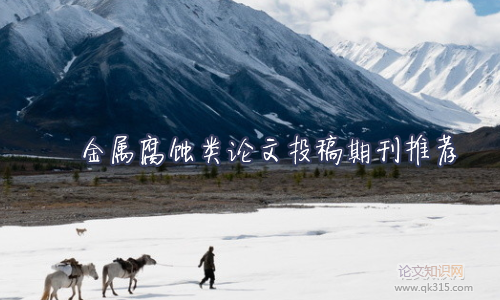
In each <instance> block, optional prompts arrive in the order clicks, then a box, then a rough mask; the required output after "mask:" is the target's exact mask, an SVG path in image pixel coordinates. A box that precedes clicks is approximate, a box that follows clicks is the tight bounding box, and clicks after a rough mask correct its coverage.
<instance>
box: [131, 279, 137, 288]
mask: <svg viewBox="0 0 500 300" xmlns="http://www.w3.org/2000/svg"><path fill="white" fill-rule="evenodd" d="M136 287H137V279H136V278H135V277H134V288H133V289H132V291H135V288H136Z"/></svg>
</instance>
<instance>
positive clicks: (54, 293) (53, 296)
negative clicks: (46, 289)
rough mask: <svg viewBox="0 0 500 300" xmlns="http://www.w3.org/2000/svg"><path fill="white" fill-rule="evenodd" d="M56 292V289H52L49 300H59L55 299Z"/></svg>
mask: <svg viewBox="0 0 500 300" xmlns="http://www.w3.org/2000/svg"><path fill="white" fill-rule="evenodd" d="M57 290H58V289H54V290H53V291H52V295H50V299H51V300H52V299H53V298H56V300H59V298H57Z"/></svg>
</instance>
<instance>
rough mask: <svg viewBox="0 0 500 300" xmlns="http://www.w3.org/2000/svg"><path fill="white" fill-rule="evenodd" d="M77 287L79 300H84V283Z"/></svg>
mask: <svg viewBox="0 0 500 300" xmlns="http://www.w3.org/2000/svg"><path fill="white" fill-rule="evenodd" d="M77 286H78V299H79V300H83V299H82V282H81V281H80V282H79V283H78V285H77Z"/></svg>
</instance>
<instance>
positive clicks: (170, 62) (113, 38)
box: [0, 0, 442, 144]
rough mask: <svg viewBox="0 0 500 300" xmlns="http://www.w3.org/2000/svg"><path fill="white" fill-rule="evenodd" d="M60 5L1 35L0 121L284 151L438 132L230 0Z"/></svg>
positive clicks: (347, 67)
mask: <svg viewBox="0 0 500 300" xmlns="http://www.w3.org/2000/svg"><path fill="white" fill-rule="evenodd" d="M56 4H57V3H56ZM60 4H61V3H60V2H58V5H55V4H54V6H53V8H51V9H49V10H47V11H43V12H39V13H37V14H35V15H32V16H29V17H27V18H25V19H23V20H21V21H19V22H14V23H11V24H8V25H6V26H4V27H3V28H2V29H0V55H3V56H2V57H5V59H4V60H2V61H0V64H1V67H2V70H5V72H3V74H0V89H4V90H7V89H8V90H9V93H10V94H9V95H8V97H7V96H5V95H4V98H1V97H0V111H6V112H5V113H6V115H7V116H9V117H10V118H13V119H14V120H15V122H19V123H22V124H23V125H26V126H32V127H33V128H36V130H37V132H44V131H45V132H50V133H51V135H53V136H55V137H60V138H61V140H64V139H65V138H66V137H68V138H71V140H72V141H75V140H76V139H81V140H84V141H85V142H86V141H87V140H88V137H89V136H92V135H96V136H101V137H103V138H110V139H112V137H113V136H114V135H115V134H117V133H118V132H125V133H128V134H129V135H130V136H131V138H133V139H136V138H137V139H140V138H142V137H143V136H144V135H145V134H146V133H150V132H154V133H155V134H157V135H158V136H164V137H170V136H179V137H183V138H189V139H190V140H191V141H192V142H194V143H195V144H200V143H201V142H202V141H203V139H204V138H205V137H207V136H209V135H210V134H217V135H219V138H220V139H221V141H227V140H228V139H229V138H230V137H231V136H233V137H240V138H241V137H243V136H248V137H249V138H250V140H251V141H252V142H254V143H257V142H259V140H261V139H262V138H263V137H264V136H276V137H277V138H278V139H279V141H280V143H281V142H283V144H284V143H285V142H288V138H289V137H290V136H293V135H294V134H296V133H300V134H301V135H304V136H308V137H324V134H325V132H327V131H332V132H336V133H337V134H339V135H340V134H342V132H344V133H345V134H344V136H342V137H343V138H348V137H349V136H354V135H355V136H357V137H360V138H364V139H365V140H370V141H377V140H379V139H382V138H387V136H393V135H395V134H399V135H408V134H409V133H410V132H411V133H413V132H420V131H422V130H426V131H427V132H429V133H430V134H431V133H437V131H441V129H442V128H441V127H440V126H436V125H434V124H431V123H429V122H427V121H425V120H424V119H423V118H421V117H418V116H414V115H412V114H411V113H410V112H409V110H408V109H406V108H405V107H403V106H401V105H400V104H398V102H396V101H394V99H393V98H392V97H391V96H390V95H389V94H388V93H386V92H384V91H383V90H382V89H380V88H379V87H378V86H377V85H376V84H374V83H373V82H372V81H371V80H369V79H368V78H367V77H366V76H364V75H363V74H362V73H361V72H359V71H358V70H357V69H355V68H353V67H352V65H351V63H349V62H347V61H346V60H343V59H339V58H338V57H337V56H335V55H334V54H333V53H332V52H331V51H330V50H329V49H328V48H326V47H325V46H324V45H322V44H320V43H319V42H317V41H315V40H313V39H311V38H305V37H303V36H301V35H298V34H296V33H295V32H293V31H292V30H290V29H288V28H287V27H285V26H284V25H282V24H280V23H278V22H276V21H275V20H273V19H272V18H271V17H269V16H268V15H267V14H265V13H263V12H259V11H255V10H253V9H251V8H249V7H247V6H244V5H241V4H237V3H235V2H232V1H229V0H221V1H219V0H175V1H168V2H167V1H153V0H148V1H135V0H101V1H97V0H88V1H84V0H79V1H71V2H70V3H67V5H60ZM0 9H1V5H0ZM377 46H379V47H380V45H377ZM386 53H388V54H387V55H388V56H393V55H394V53H393V52H391V51H389V49H386ZM20 66H28V67H27V68H26V67H25V68H20ZM28 97H29V99H30V100H32V103H31V102H29V103H28V101H27V100H26V99H27V98H28ZM13 102H16V104H15V105H14V106H13V108H10V107H9V109H5V110H3V107H2V105H5V106H6V105H7V103H9V105H10V104H11V103H13ZM30 103H31V104H30ZM19 111H21V113H18V112H19ZM131 111H133V112H134V113H133V114H131V113H130V112H131ZM268 116H273V117H272V118H269V117H268ZM18 117H19V118H18ZM366 128H377V129H381V130H378V131H377V130H365V129H366Z"/></svg>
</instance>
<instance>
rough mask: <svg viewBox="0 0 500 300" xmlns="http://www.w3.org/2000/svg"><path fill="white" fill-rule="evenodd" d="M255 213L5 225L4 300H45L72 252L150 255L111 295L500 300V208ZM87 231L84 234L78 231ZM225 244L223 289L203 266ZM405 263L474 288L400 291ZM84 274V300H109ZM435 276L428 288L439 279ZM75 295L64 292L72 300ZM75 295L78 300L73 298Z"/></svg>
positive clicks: (0, 233)
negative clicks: (456, 273)
mask: <svg viewBox="0 0 500 300" xmlns="http://www.w3.org/2000/svg"><path fill="white" fill-rule="evenodd" d="M308 206H313V208H268V209H264V210H260V211H258V212H256V213H247V214H190V215H174V216H160V217H142V218H126V219H112V220H93V221H88V222H85V223H83V224H82V223H80V224H70V225H62V226H48V227H31V228H23V227H2V228H0V240H1V244H0V260H1V266H2V271H1V272H0V300H21V299H23V300H31V299H40V298H41V295H42V290H43V282H44V279H45V276H46V275H47V274H48V273H50V272H51V270H50V265H52V264H54V263H56V262H58V261H60V260H62V259H64V258H69V257H75V258H77V259H78V260H79V261H80V262H82V263H89V262H93V263H94V264H96V265H97V268H98V273H99V276H100V277H101V271H102V266H103V265H104V264H107V263H109V262H111V261H112V260H113V259H114V258H116V257H123V258H128V257H130V256H132V257H138V256H140V255H141V254H144V253H146V254H150V255H151V256H152V257H153V258H155V259H156V260H157V262H158V265H156V266H146V267H145V269H144V271H142V272H141V273H140V274H139V277H138V279H139V283H138V287H137V290H136V291H135V294H134V295H128V293H127V291H126V287H127V284H128V280H124V279H115V288H116V290H117V292H118V294H119V296H117V297H115V296H112V294H111V292H110V291H109V290H108V292H107V296H108V299H119V300H122V299H222V300H223V299H286V300H288V299H499V296H500V272H499V270H500V262H499V258H498V254H499V253H500V240H499V238H500V232H499V228H500V206H465V205H437V204H392V205H386V204H316V205H311V204H308ZM77 227H79V228H83V227H85V228H86V229H87V232H86V234H85V235H84V236H81V237H79V236H77V234H76V231H75V228H77ZM210 245H213V246H214V247H215V254H216V256H215V262H216V266H217V271H216V284H215V286H216V287H217V288H218V289H217V290H216V291H211V290H208V289H207V286H205V288H204V289H203V290H201V289H200V288H199V287H198V286H197V282H198V281H199V280H200V279H201V278H202V270H201V269H198V268H197V264H198V262H199V259H200V257H201V256H202V255H203V254H204V252H205V251H206V250H207V248H208V246H210ZM401 264H408V265H417V264H420V265H422V264H434V265H440V264H461V265H464V271H465V279H464V280H451V279H446V280H444V281H443V280H441V281H439V282H443V283H445V282H447V283H449V284H450V285H451V286H458V285H460V286H472V287H473V289H474V291H473V292H428V293H425V294H424V293H423V292H396V291H395V288H394V286H396V285H407V286H410V285H412V286H421V285H424V284H427V282H429V281H424V280H422V279H419V280H415V281H403V280H401V279H400V278H399V268H400V267H399V266H400V265H401ZM101 279H102V278H99V280H98V281H94V280H93V279H91V278H89V277H86V278H85V279H84V283H83V288H82V292H83V298H84V299H86V300H89V299H102V296H101V284H102V283H101ZM433 282H434V281H430V283H433ZM70 294H71V293H70V290H69V289H64V290H60V291H59V298H60V299H67V298H68V297H69V296H70ZM75 299H76V298H75Z"/></svg>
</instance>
